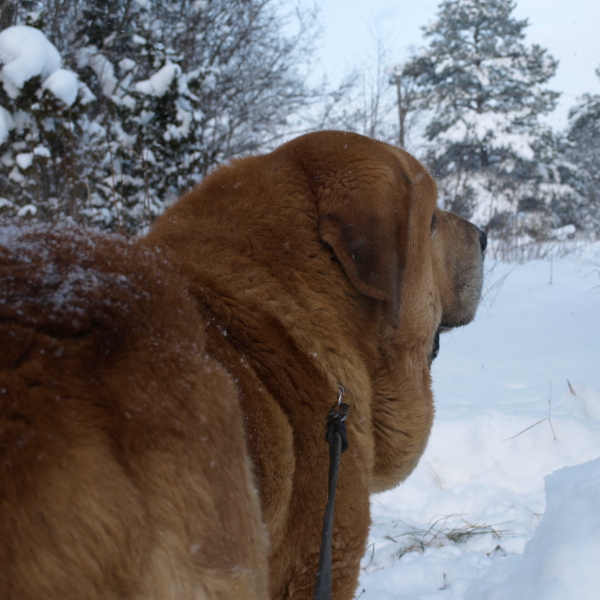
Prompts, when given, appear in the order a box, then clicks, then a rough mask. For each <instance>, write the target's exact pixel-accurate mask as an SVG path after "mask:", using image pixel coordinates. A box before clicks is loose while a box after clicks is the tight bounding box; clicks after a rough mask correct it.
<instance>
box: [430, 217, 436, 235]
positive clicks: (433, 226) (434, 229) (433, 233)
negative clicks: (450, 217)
mask: <svg viewBox="0 0 600 600" xmlns="http://www.w3.org/2000/svg"><path fill="white" fill-rule="evenodd" d="M437 224H438V220H437V214H436V213H433V217H431V228H430V230H431V237H433V236H434V235H435V232H436V231H437Z"/></svg>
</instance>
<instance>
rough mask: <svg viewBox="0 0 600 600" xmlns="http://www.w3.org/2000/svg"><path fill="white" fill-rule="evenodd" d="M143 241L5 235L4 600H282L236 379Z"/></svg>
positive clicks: (0, 475) (1, 288) (12, 230)
mask: <svg viewBox="0 0 600 600" xmlns="http://www.w3.org/2000/svg"><path fill="white" fill-rule="evenodd" d="M150 254H151V253H150V252H148V251H146V250H144V249H142V248H139V247H136V246H134V245H133V244H132V243H130V242H126V241H125V240H122V239H119V238H116V237H109V236H104V235H98V234H94V233H92V232H90V231H85V230H83V231H82V230H79V229H77V228H74V227H69V226H67V227H64V226H63V227H57V228H48V227H44V226H34V227H26V228H23V229H20V230H17V228H16V227H14V226H9V227H0V281H1V285H0V565H1V567H0V598H2V600H40V599H41V598H46V599H47V600H96V599H97V600H117V599H119V600H122V599H125V598H127V599H134V598H135V599H138V598H139V599H140V600H141V599H145V600H147V599H156V600H158V599H160V600H163V599H165V600H166V599H167V598H173V599H174V598H178V599H190V600H191V599H195V600H196V599H197V600H200V599H202V600H204V599H216V598H219V599H222V598H227V599H229V600H239V599H240V598H266V597H267V578H266V573H267V566H266V558H265V557H266V551H267V540H266V535H265V532H264V527H263V524H262V522H261V519H260V512H259V503H258V498H257V495H256V492H255V488H254V484H253V480H252V474H251V471H250V463H249V461H248V458H247V452H246V447H245V442H244V434H243V423H242V416H241V414H240V409H239V403H238V398H237V393H236V389H235V386H234V384H233V382H232V381H231V378H230V377H229V376H228V375H227V373H226V372H225V371H224V369H223V368H222V367H221V366H220V365H219V364H217V362H216V361H215V360H214V359H212V358H210V357H209V356H208V355H207V354H206V350H205V348H204V344H205V338H204V331H203V326H202V323H201V321H200V319H199V317H198V314H197V311H196V309H195V307H194V304H193V302H192V301H191V300H190V298H189V297H188V296H187V294H186V292H185V287H186V286H185V282H184V281H182V280H181V279H180V278H179V277H177V275H176V274H175V273H174V272H173V269H172V268H171V267H170V266H169V265H167V264H166V263H165V262H164V260H158V259H157V258H156V257H153V256H151V255H150Z"/></svg>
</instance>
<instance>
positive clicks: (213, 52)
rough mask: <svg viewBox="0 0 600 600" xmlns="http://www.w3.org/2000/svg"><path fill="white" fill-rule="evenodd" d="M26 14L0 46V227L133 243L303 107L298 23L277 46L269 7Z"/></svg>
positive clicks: (266, 2)
mask: <svg viewBox="0 0 600 600" xmlns="http://www.w3.org/2000/svg"><path fill="white" fill-rule="evenodd" d="M28 6H29V8H30V9H35V10H36V11H37V12H36V13H32V12H31V11H30V12H29V13H27V14H25V13H24V9H23V7H22V6H19V5H17V11H16V15H17V17H16V18H17V19H21V20H22V21H24V22H25V21H26V22H27V23H29V24H30V25H32V24H33V25H35V27H31V26H23V25H19V26H16V27H10V28H8V29H5V30H4V32H2V33H0V36H2V38H0V39H3V40H4V45H3V46H2V47H3V48H4V52H2V51H1V50H0V62H1V64H0V153H1V156H2V159H1V160H0V215H7V216H25V215H32V216H35V217H37V218H40V219H44V220H54V219H60V218H63V217H66V216H69V217H72V218H74V219H77V220H79V221H83V222H87V223H91V224H96V225H99V226H102V227H108V228H112V229H118V230H121V231H126V232H129V233H136V232H138V231H140V230H143V229H144V227H147V225H148V224H149V223H150V222H151V221H152V220H153V219H154V218H155V217H156V216H157V215H158V214H160V213H161V212H162V210H163V209H164V206H165V204H168V203H169V202H170V201H172V200H173V199H175V198H176V197H178V196H179V195H181V194H182V193H183V192H185V191H186V190H188V189H189V188H190V187H192V186H193V185H194V184H195V183H196V182H198V181H199V180H200V179H201V177H202V176H203V175H205V174H206V173H207V172H208V171H209V170H210V169H211V168H213V167H214V166H215V165H216V164H218V163H219V162H221V161H223V160H226V159H227V158H229V157H230V156H232V155H235V154H242V153H248V152H252V151H256V150H259V149H260V148H264V147H268V146H269V145H270V144H272V143H273V142H274V141H275V140H276V139H277V138H278V137H279V136H281V135H282V133H283V132H285V131H286V130H287V129H289V126H288V119H289V117H290V116H291V115H292V114H294V113H295V112H296V111H297V110H299V109H300V108H301V107H303V106H305V105H306V104H308V103H309V102H310V101H311V93H310V92H309V91H308V90H307V89H306V88H305V85H304V83H303V77H302V74H301V72H300V68H301V66H302V67H304V68H307V65H308V63H307V57H308V55H309V53H310V44H311V42H312V36H313V29H312V28H313V24H314V21H313V20H312V16H311V14H312V13H310V12H307V13H302V12H299V13H298V15H297V16H298V18H299V20H298V22H297V24H298V27H297V28H296V33H291V34H287V35H284V34H283V33H282V31H283V30H284V28H283V23H282V16H281V11H280V7H279V6H278V4H277V3H276V1H275V0H214V1H211V2H198V1H197V0H196V1H190V0H177V1H175V2H168V3H164V2H157V1H156V2H155V1H153V0H143V1H142V0H136V2H131V1H129V0H83V1H75V0H73V1H67V2H64V3H63V2H61V3H56V2H53V1H51V0H35V1H34V2H30V3H28ZM107 15H110V18H107ZM285 31H288V32H290V31H292V29H291V28H287V29H285ZM34 38H35V43H30V40H33V39H34ZM63 59H64V63H65V64H66V65H67V66H68V69H62V68H61V65H62V63H63ZM15 61H17V62H20V64H26V65H27V69H22V68H16V67H14V62H15ZM16 74H18V76H17V75H16Z"/></svg>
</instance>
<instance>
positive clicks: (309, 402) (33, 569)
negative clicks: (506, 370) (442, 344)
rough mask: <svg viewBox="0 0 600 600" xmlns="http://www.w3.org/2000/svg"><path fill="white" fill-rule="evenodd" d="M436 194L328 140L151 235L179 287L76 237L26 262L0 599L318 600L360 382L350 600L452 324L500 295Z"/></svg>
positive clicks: (425, 407) (360, 141) (261, 169)
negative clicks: (323, 537)
mask: <svg viewBox="0 0 600 600" xmlns="http://www.w3.org/2000/svg"><path fill="white" fill-rule="evenodd" d="M435 202H436V188H435V184H434V182H433V180H432V179H431V177H430V175H429V174H428V173H427V171H426V170H425V169H424V168H423V167H422V166H421V165H420V164H419V163H418V162H417V161H416V160H415V159H414V158H412V157H411V156H409V155H408V154H406V153H404V152H402V151H399V150H396V149H394V148H392V147H391V146H388V145H386V144H383V143H380V142H375V141H373V140H370V139H368V138H364V137H362V136H358V135H354V134H344V133H341V132H321V133H315V134H309V135H306V136H303V137H301V138H298V139H296V140H294V141H292V142H290V143H288V144H285V145H283V146H281V147H280V148H278V149H277V150H276V151H274V152H272V153H271V154H268V155H265V156H258V157H253V158H245V159H241V160H238V161H234V162H232V163H231V165H229V166H225V167H221V168H219V169H218V170H217V171H215V172H214V173H213V174H212V175H210V176H209V177H207V178H206V180H205V181H204V182H203V183H202V184H201V185H200V186H199V187H198V188H196V189H195V190H194V191H192V192H190V193H189V194H187V195H186V196H184V197H183V198H182V199H181V200H180V201H179V202H178V203H177V204H175V205H174V206H173V207H172V208H171V209H169V210H168V211H167V212H166V213H165V215H164V216H163V217H161V218H160V219H159V220H158V222H157V223H156V225H155V226H154V228H153V229H152V231H151V232H150V234H149V235H148V236H147V238H146V239H145V240H143V241H142V243H143V244H144V245H146V246H148V247H150V248H154V247H158V248H159V256H160V257H166V258H168V259H169V260H170V261H171V262H172V263H174V264H175V265H176V268H177V270H178V271H179V272H180V273H179V274H178V275H176V274H174V273H171V272H170V270H169V267H168V266H167V265H166V264H165V263H162V262H161V260H160V259H157V258H152V257H151V256H149V253H148V252H144V251H143V249H140V248H134V247H132V246H131V245H130V244H128V243H125V242H119V243H116V242H114V241H113V242H110V241H109V240H108V239H107V238H104V237H99V238H98V239H96V240H95V243H93V244H91V247H90V248H88V247H87V245H86V244H87V240H85V239H83V238H81V236H78V235H77V234H76V233H75V232H71V233H69V235H67V236H66V238H67V241H66V242H65V241H64V238H65V234H64V233H57V232H54V231H49V232H46V233H44V234H43V236H44V248H45V247H46V246H50V247H51V249H50V250H48V252H47V256H39V254H43V253H41V252H40V251H39V246H38V251H37V253H36V251H33V252H32V253H31V256H30V257H29V262H28V261H27V260H24V261H23V260H21V261H20V262H19V263H18V266H16V259H14V258H11V256H13V255H15V252H13V253H12V254H11V248H9V249H8V251H7V252H8V255H9V256H8V258H7V259H5V262H4V267H3V268H5V269H6V273H7V275H6V276H5V275H4V272H3V273H2V275H3V279H6V278H7V277H8V278H9V280H10V282H11V285H10V286H9V288H10V290H11V291H10V292H9V294H8V296H7V301H6V307H8V308H5V307H3V308H2V309H0V310H1V311H2V312H0V327H2V328H3V330H2V332H0V340H2V341H0V343H2V344H5V345H7V350H4V349H2V350H1V352H2V354H1V355H0V356H2V358H1V359H0V360H1V361H2V362H0V366H1V367H2V372H1V377H2V380H0V392H2V393H4V394H5V396H6V398H5V399H2V397H1V396H0V402H1V405H0V406H1V413H0V418H1V419H2V421H0V448H1V450H2V457H1V458H2V461H3V462H2V461H0V485H1V486H2V487H1V488H0V490H1V491H0V494H1V495H0V564H4V565H8V568H7V569H4V572H1V571H0V597H2V598H7V599H10V600H17V598H18V600H29V599H32V600H33V598H36V599H37V598H40V597H46V598H49V599H50V600H54V599H58V598H86V599H87V598H94V599H95V598H98V599H100V598H103V599H106V598H128V599H129V598H131V599H133V598H153V599H159V598H160V599H163V598H164V599H167V598H178V599H179V598H181V599H183V598H185V599H188V598H189V599H192V598H193V599H196V598H198V599H199V598H267V597H271V598H277V599H279V598H303V599H304V598H305V599H308V598H312V595H313V590H314V586H315V576H316V570H317V562H318V556H319V545H320V531H321V526H322V521H323V513H324V507H325V502H326V495H327V494H326V487H327V468H328V448H327V444H326V442H325V440H324V433H325V427H324V424H325V417H326V415H327V412H328V410H329V409H330V408H331V406H332V404H333V403H334V402H335V400H336V398H337V395H338V384H342V385H343V386H344V387H345V389H346V392H347V393H346V398H345V399H346V401H347V402H348V403H349V404H350V406H351V408H350V413H349V417H348V420H347V427H348V440H349V443H350V448H349V450H348V451H347V452H346V453H345V454H344V455H343V457H342V463H341V471H340V478H339V481H338V492H337V499H336V515H335V527H334V536H333V579H334V581H333V592H334V597H335V598H336V599H349V598H351V597H352V594H353V592H354V589H355V587H356V583H357V577H358V568H359V561H360V558H361V557H362V554H363V553H364V550H365V542H366V536H367V533H368V527H369V494H370V493H371V492H375V491H381V490H384V489H388V488H390V487H393V486H395V485H397V484H398V482H400V481H401V480H402V479H404V478H405V477H406V476H407V475H408V474H409V473H410V471H411V470H412V469H413V468H414V466H415V465H416V463H417V461H418V459H419V456H420V455H421V453H422V452H423V449H424V447H425V445H426V442H427V437H428V434H429V430H430V427H431V422H432V418H433V403H432V396H431V379H430V365H431V361H432V359H433V358H434V357H435V354H436V352H437V340H438V333H439V331H440V330H443V329H447V328H451V327H455V326H459V325H464V324H466V323H468V322H469V321H471V320H472V319H473V317H474V315H475V310H476V307H477V304H478V302H479V297H480V293H481V285H482V262H483V252H482V250H483V248H484V245H485V243H484V240H485V237H484V236H483V234H482V233H481V232H480V231H479V230H478V229H477V228H476V227H474V226H473V225H471V224H470V223H468V222H467V221H465V220H463V219H461V218H459V217H457V216H455V215H452V214H449V213H446V212H443V211H440V210H439V209H437V208H436V207H435ZM28 235H29V234H28ZM35 235H41V234H36V233H33V234H31V235H29V237H30V238H31V237H32V236H35ZM59 238H62V239H63V241H59ZM76 238H77V239H78V241H75V240H76ZM0 239H1V238H0ZM20 239H21V241H20V242H18V243H16V246H17V247H18V248H21V249H20V250H18V249H17V251H16V255H19V253H20V254H21V255H22V254H23V247H27V246H28V245H29V244H30V242H28V241H27V240H28V238H27V236H25V238H20ZM52 248H53V249H52ZM0 257H2V254H1V253H0ZM71 262H73V263H74V264H76V265H77V269H78V270H77V273H81V274H80V275H78V276H77V277H75V280H76V281H75V282H73V281H72V280H71V279H69V275H68V270H67V267H68V265H69V264H70V263H71ZM48 264H53V265H55V266H54V267H52V268H50V269H49V267H47V266H45V265H48ZM56 265H58V266H56ZM48 269H49V270H48ZM15 272H16V273H17V275H16V276H15V275H13V274H14V273H15ZM51 275H52V277H53V278H52V277H51ZM50 279H51V280H52V283H51V284H50V283H48V281H49V280H50ZM61 281H62V282H68V284H67V283H65V284H64V285H66V288H67V289H66V290H64V294H66V292H67V291H70V292H72V293H73V294H75V298H76V299H75V300H73V299H71V300H68V301H65V302H62V303H60V302H58V301H57V295H58V297H59V298H62V297H63V295H64V294H63V293H62V292H61V293H60V294H59V293H58V291H57V290H61V289H62V288H61V286H62V285H63V284H62V283H61ZM90 281H92V282H93V284H92V283H88V282H90ZM53 286H54V287H53ZM183 288H188V289H189V291H190V292H191V296H192V297H193V299H194V303H195V309H194V307H193V306H192V303H191V301H190V300H189V298H188V297H187V296H186V293H185V290H184V289H183ZM3 303H4V299H3ZM59 305H60V307H63V308H64V307H65V306H67V307H72V309H66V310H63V309H62V308H61V310H59V308H60V307H59ZM7 336H8V337H7ZM5 340H8V341H5ZM5 356H6V357H5ZM217 362H218V363H220V364H221V365H224V366H225V368H226V370H227V372H228V373H229V375H230V376H231V377H232V378H233V381H234V384H235V387H234V386H233V385H232V383H231V381H230V380H229V378H228V376H227V374H226V373H225V372H224V370H223V369H222V368H221V367H220V366H218V364H217ZM3 390H4V391H3ZM242 420H243V431H244V437H243V436H242ZM244 439H245V442H244ZM250 470H252V471H253V475H252V474H251V473H250ZM252 476H253V477H254V480H255V482H256V485H257V488H258V495H259V499H258V501H257V498H256V495H255V493H254V489H253V486H252ZM263 524H264V529H266V534H267V536H268V541H269V542H268V543H269V546H268V548H267V543H266V537H267V536H265V532H264V530H263V527H262V525H263ZM267 562H268V580H269V583H268V585H269V588H270V592H269V591H267V587H266V586H267V583H266V582H267Z"/></svg>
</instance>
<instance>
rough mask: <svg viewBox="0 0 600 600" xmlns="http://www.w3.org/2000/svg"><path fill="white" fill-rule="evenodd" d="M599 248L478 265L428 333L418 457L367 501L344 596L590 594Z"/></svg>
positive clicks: (522, 599)
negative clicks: (466, 292)
mask: <svg viewBox="0 0 600 600" xmlns="http://www.w3.org/2000/svg"><path fill="white" fill-rule="evenodd" d="M599 250H600V248H599V247H598V246H596V247H595V249H594V248H591V249H589V250H588V252H587V256H585V257H583V256H580V257H579V258H575V257H570V258H563V259H554V260H553V261H550V260H544V261H535V262H529V263H526V264H524V265H515V264H511V265H509V264H504V263H498V262H496V263H494V262H490V263H489V264H488V278H487V285H486V288H487V289H486V293H485V297H484V302H483V304H482V306H481V308H480V312H479V314H478V317H477V319H476V322H475V323H473V324H471V325H469V326H468V327H466V328H464V329H461V330H457V331H454V332H451V333H448V334H446V335H445V336H443V337H442V340H441V351H440V356H439V358H438V359H437V361H436V363H435V364H434V381H435V384H434V389H435V396H436V404H437V415H436V422H435V425H434V429H433V432H432V436H431V439H430V443H429V446H428V448H427V450H426V452H425V455H424V456H423V459H422V461H421V463H420V465H419V467H418V468H417V469H416V471H415V472H414V473H413V475H411V477H410V478H409V479H408V480H407V481H406V482H405V483H404V484H403V485H402V486H400V487H398V488H397V489H395V490H392V491H390V492H387V493H385V494H380V495H378V496H375V497H374V498H373V502H372V514H373V528H372V532H371V537H370V541H369V547H368V551H367V554H366V556H365V559H364V560H363V570H362V577H361V582H360V586H359V589H358V592H357V595H356V597H357V598H360V599H361V600H371V599H373V600H375V599H377V600H388V599H389V600H391V599H392V598H393V599H399V598H407V599H408V598H410V599H411V600H429V599H436V600H437V599H439V600H463V599H464V600H479V599H486V600H575V599H576V600H592V599H594V600H596V599H597V598H600V592H598V589H600V571H599V570H598V565H599V564H600V511H598V506H600V460H595V461H594V459H597V458H599V457H600V360H599V359H600V352H599V349H600V315H599V310H598V309H599V308H600V251H599ZM588 461H593V462H588ZM582 463H587V464H584V465H583V466H579V467H575V468H566V469H563V470H561V471H558V472H557V473H555V474H554V475H551V474H552V473H553V472H554V471H556V470H557V469H561V468H563V467H571V466H573V465H580V464H582ZM545 478H546V479H545Z"/></svg>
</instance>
